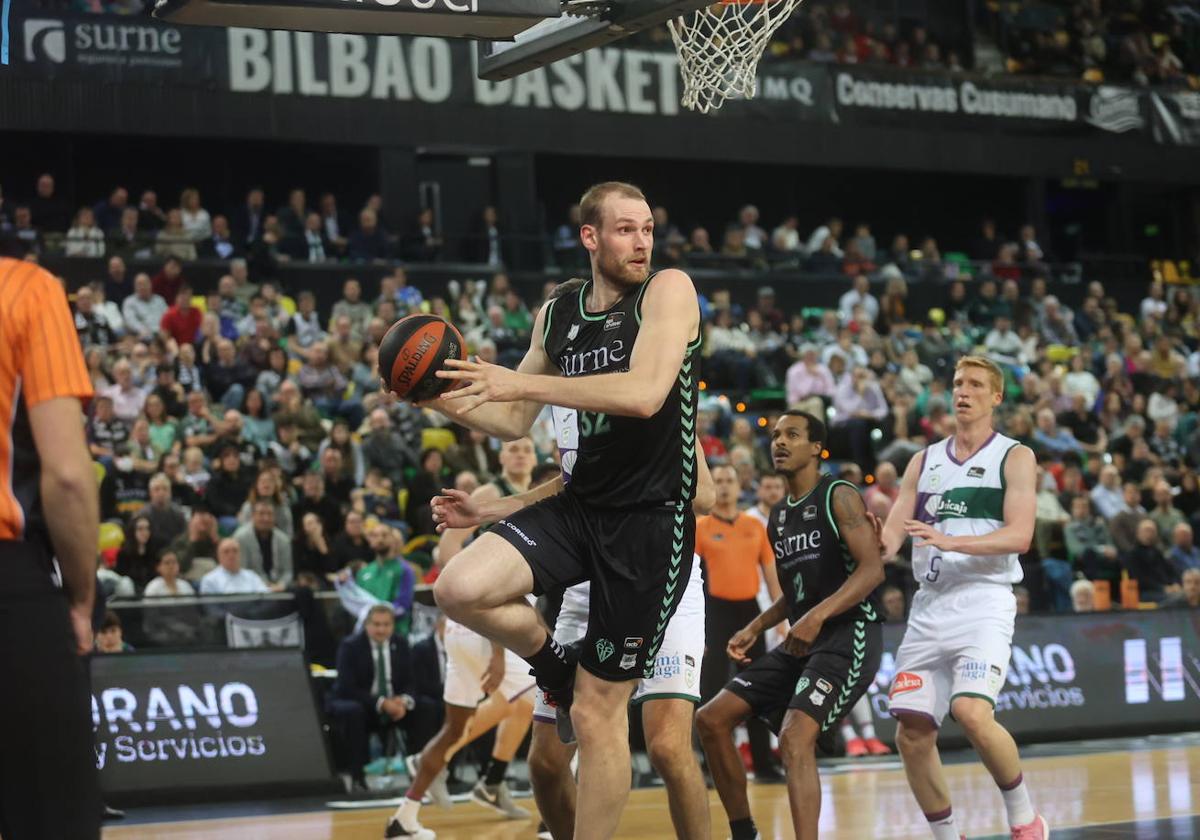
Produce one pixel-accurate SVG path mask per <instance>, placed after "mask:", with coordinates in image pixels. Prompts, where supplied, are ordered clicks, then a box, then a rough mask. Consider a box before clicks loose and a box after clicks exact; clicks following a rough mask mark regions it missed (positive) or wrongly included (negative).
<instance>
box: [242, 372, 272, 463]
mask: <svg viewBox="0 0 1200 840" xmlns="http://www.w3.org/2000/svg"><path fill="white" fill-rule="evenodd" d="M240 411H241V415H242V438H243V439H244V440H246V441H247V442H249V443H252V444H253V445H254V447H255V448H256V449H257V450H258V453H259V454H260V455H265V454H266V453H267V451H268V449H269V448H270V445H271V442H272V441H274V440H276V436H275V434H276V433H275V421H274V420H272V419H271V416H270V415H269V414H268V413H267V401H266V398H264V397H263V395H262V392H261V391H259V390H257V389H256V388H251V389H250V390H248V391H246V397H245V399H243V400H242V405H241V407H240Z"/></svg>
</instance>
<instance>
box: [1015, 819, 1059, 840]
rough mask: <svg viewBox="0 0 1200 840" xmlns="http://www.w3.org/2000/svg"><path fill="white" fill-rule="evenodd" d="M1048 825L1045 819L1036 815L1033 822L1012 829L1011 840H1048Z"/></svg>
mask: <svg viewBox="0 0 1200 840" xmlns="http://www.w3.org/2000/svg"><path fill="white" fill-rule="evenodd" d="M1049 837H1050V824H1049V823H1048V822H1046V818H1045V817H1043V816H1042V815H1041V814H1038V815H1037V816H1036V817H1034V818H1033V822H1031V823H1028V824H1026V825H1014V826H1013V827H1012V840H1049Z"/></svg>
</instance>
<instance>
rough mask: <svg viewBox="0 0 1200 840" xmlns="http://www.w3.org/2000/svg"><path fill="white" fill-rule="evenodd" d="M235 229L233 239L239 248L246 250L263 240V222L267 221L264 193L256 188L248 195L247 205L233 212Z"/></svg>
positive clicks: (233, 226)
mask: <svg viewBox="0 0 1200 840" xmlns="http://www.w3.org/2000/svg"><path fill="white" fill-rule="evenodd" d="M230 221H231V223H232V228H233V239H234V242H236V243H237V245H238V247H239V248H246V247H247V246H249V245H250V244H251V243H254V242H257V241H258V240H260V239H262V235H263V222H264V221H266V211H265V210H264V209H263V191H262V190H261V189H260V188H258V187H255V188H253V189H252V190H250V192H248V193H246V203H245V205H243V206H242V207H239V208H237V209H236V210H234V211H233V218H232V219H231V220H230Z"/></svg>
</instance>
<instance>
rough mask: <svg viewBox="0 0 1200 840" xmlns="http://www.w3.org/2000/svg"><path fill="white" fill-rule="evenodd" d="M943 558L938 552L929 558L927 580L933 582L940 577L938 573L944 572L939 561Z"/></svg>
mask: <svg viewBox="0 0 1200 840" xmlns="http://www.w3.org/2000/svg"><path fill="white" fill-rule="evenodd" d="M941 559H942V558H941V557H938V556H937V555H936V554H935V555H933V556H932V557H930V558H929V571H928V572H926V573H925V580H927V581H929V582H930V583H933V582H934V581H935V580H937V579H938V575H940V574H941V573H942V570H941V569H939V568H938V561H939V560H941Z"/></svg>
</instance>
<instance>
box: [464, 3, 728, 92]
mask: <svg viewBox="0 0 1200 840" xmlns="http://www.w3.org/2000/svg"><path fill="white" fill-rule="evenodd" d="M711 2H712V0H611V2H608V3H592V2H589V3H587V4H586V5H587V6H588V7H589V11H590V12H591V14H589V15H586V16H585V15H576V14H573V13H572V6H573V5H575V4H572V3H571V2H564V3H563V7H564V9H565V10H566V13H565V14H562V15H561V16H554V17H549V18H548V19H546V20H543V21H541V22H539V23H536V24H534V25H533V26H531V27H529V28H528V29H525V30H523V31H522V32H520V33H518V34H517V35H516V36H515V37H513V38H512V39H511V40H501V39H493V40H484V41H482V42H481V43H480V44H479V78H481V79H487V80H488V81H493V82H494V81H499V80H501V79H511V78H512V77H513V76H518V75H520V74H521V73H527V72H528V71H530V70H533V69H535V68H538V67H543V66H545V65H547V64H550V63H552V62H555V61H559V60H560V59H563V58H567V57H568V56H572V55H575V54H577V53H581V52H584V51H585V50H589V49H592V48H593V47H598V46H603V45H604V44H608V43H611V42H613V41H616V40H619V39H621V38H625V37H627V36H629V35H632V34H634V33H635V32H640V31H642V30H643V29H649V28H650V27H652V26H658V25H660V24H663V23H666V22H667V21H668V20H673V19H674V18H676V17H678V16H679V15H682V14H684V13H686V12H690V11H692V10H694V9H699V8H701V7H703V6H706V5H708V4H709V3H711Z"/></svg>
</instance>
